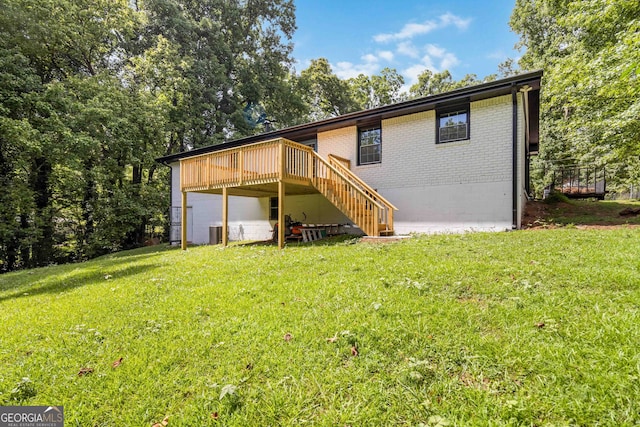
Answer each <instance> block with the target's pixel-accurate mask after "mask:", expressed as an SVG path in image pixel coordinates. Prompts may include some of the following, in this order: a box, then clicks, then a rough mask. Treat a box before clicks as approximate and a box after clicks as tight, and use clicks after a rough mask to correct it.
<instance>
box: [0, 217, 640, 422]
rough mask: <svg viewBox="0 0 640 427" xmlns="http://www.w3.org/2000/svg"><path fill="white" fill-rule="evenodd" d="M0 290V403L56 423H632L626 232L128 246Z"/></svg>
mask: <svg viewBox="0 0 640 427" xmlns="http://www.w3.org/2000/svg"><path fill="white" fill-rule="evenodd" d="M0 283H1V284H0V324H1V325H2V328H1V329H0V393H1V394H0V405H64V410H65V417H66V423H65V425H67V426H151V425H152V424H154V423H160V422H161V421H162V420H163V419H166V417H167V416H168V417H169V418H168V419H166V420H167V421H166V422H168V426H169V427H173V426H217V425H225V426H226V425H228V426H268V425H272V426H277V425H283V426H297V425H324V426H347V425H349V426H367V425H398V426H404V425H407V426H416V425H425V426H436V425H439V426H444V425H451V426H455V425H459V426H468V425H478V426H489V425H491V426H499V425H514V426H515V425H523V426H525V425H526V426H533V425H535V426H545V425H583V426H586V425H607V426H624V425H629V426H630V425H637V424H638V423H640V414H639V412H638V411H639V409H640V404H639V402H640V326H639V325H640V291H639V286H640V229H637V228H636V229H629V228H621V229H617V230H576V229H554V230H537V231H518V232H511V233H490V234H485V233H477V234H465V235H439V236H422V237H416V238H412V239H409V240H406V241H402V242H397V243H392V244H364V243H357V244H355V243H354V241H353V240H344V239H337V240H332V241H328V242H324V243H320V244H318V243H316V244H315V245H299V246H295V245H292V246H289V247H287V248H286V249H285V250H283V251H279V250H277V249H276V248H275V247H272V246H251V245H248V246H234V247H229V248H226V249H222V248H221V247H219V246H211V247H192V248H189V250H188V251H186V252H182V251H180V250H176V249H168V248H146V249H142V250H136V251H130V252H124V253H120V254H116V255H112V256H107V257H104V258H100V259H97V260H94V261H91V262H87V263H83V264H76V265H65V266H56V267H49V268H43V269H37V270H30V271H23V272H18V273H13V274H7V275H3V276H0ZM120 358H122V361H121V364H120V365H119V366H116V367H113V363H114V362H115V361H118V360H119V359H120ZM81 370H83V372H88V371H90V370H91V371H92V372H88V373H86V374H84V375H79V373H80V372H81Z"/></svg>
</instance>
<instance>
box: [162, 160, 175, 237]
mask: <svg viewBox="0 0 640 427" xmlns="http://www.w3.org/2000/svg"><path fill="white" fill-rule="evenodd" d="M159 163H160V164H161V165H164V166H166V167H168V168H169V170H170V171H171V172H169V236H168V239H167V241H169V243H171V205H172V203H173V168H172V167H171V166H170V165H169V164H168V163H167V162H164V161H163V162H159Z"/></svg>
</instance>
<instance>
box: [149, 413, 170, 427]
mask: <svg viewBox="0 0 640 427" xmlns="http://www.w3.org/2000/svg"><path fill="white" fill-rule="evenodd" d="M167 425H169V415H167V416H166V417H164V420H162V421H160V422H159V423H155V424H154V425H152V426H151V427H167Z"/></svg>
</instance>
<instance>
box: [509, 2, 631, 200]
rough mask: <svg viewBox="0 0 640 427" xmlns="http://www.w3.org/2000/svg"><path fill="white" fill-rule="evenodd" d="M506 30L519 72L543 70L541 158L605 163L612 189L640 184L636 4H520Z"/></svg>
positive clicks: (517, 4) (518, 3)
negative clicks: (516, 41) (516, 39)
mask: <svg viewBox="0 0 640 427" xmlns="http://www.w3.org/2000/svg"><path fill="white" fill-rule="evenodd" d="M511 26H512V28H513V29H514V31H516V32H517V33H518V34H520V37H521V40H520V47H521V48H523V49H526V51H525V52H524V53H523V56H522V59H521V60H520V65H521V67H522V68H524V69H537V68H541V69H544V71H545V76H544V82H543V86H544V87H543V91H542V106H541V111H542V115H541V118H542V129H541V156H542V159H543V160H554V161H556V162H558V161H559V162H561V163H560V164H562V162H564V163H585V164H586V163H595V164H598V165H602V164H611V165H612V166H611V167H610V168H609V169H608V170H609V171H610V172H611V176H610V180H611V184H612V188H615V187H616V186H617V185H619V184H625V183H638V182H640V168H639V167H638V162H637V161H636V160H637V159H638V156H639V155H640V143H639V141H640V124H639V123H640V121H639V120H638V117H640V116H639V114H640V104H639V103H638V99H640V98H639V95H640V92H639V91H640V84H639V82H638V75H639V73H638V70H639V68H638V64H639V63H640V53H639V52H640V49H638V46H639V45H640V36H639V34H640V31H639V30H640V3H638V2H637V1H634V0H620V1H618V0H616V1H612V0H596V1H589V2H585V1H550V0H518V1H517V2H516V7H515V8H514V10H513V14H512V16H511ZM630 163H632V165H631V166H630V167H629V166H627V165H629V164H630Z"/></svg>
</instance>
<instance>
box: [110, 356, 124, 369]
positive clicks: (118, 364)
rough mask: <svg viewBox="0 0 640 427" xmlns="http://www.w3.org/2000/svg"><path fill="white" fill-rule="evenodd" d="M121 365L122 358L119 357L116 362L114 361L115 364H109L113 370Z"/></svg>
mask: <svg viewBox="0 0 640 427" xmlns="http://www.w3.org/2000/svg"><path fill="white" fill-rule="evenodd" d="M121 363H122V357H120V358H119V359H118V360H116V361H115V362H113V363H112V364H111V367H113V368H117V367H118V366H120V364H121Z"/></svg>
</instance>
